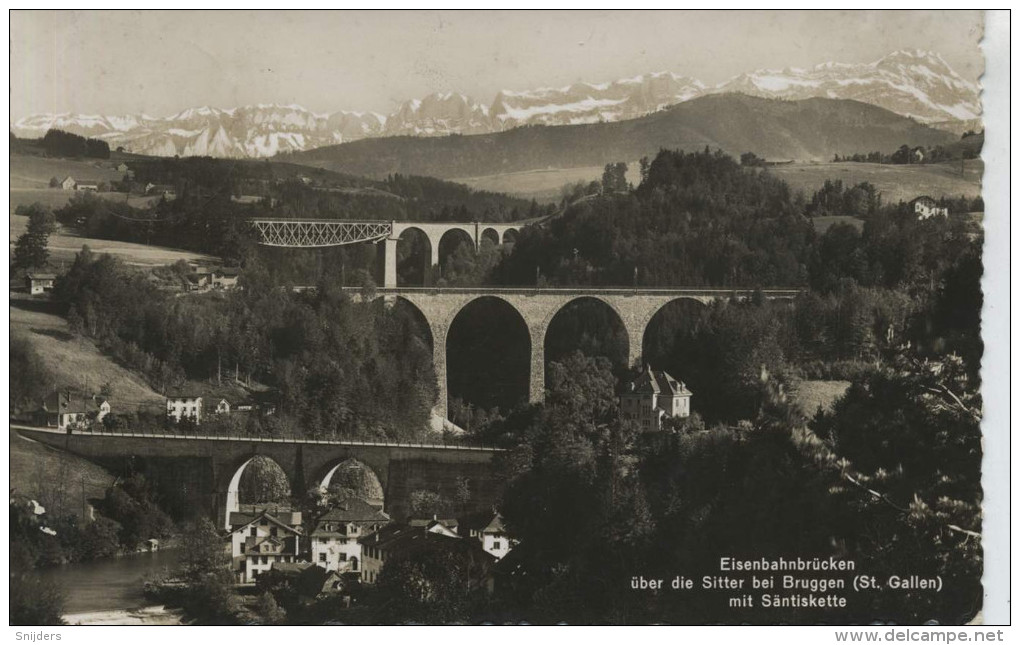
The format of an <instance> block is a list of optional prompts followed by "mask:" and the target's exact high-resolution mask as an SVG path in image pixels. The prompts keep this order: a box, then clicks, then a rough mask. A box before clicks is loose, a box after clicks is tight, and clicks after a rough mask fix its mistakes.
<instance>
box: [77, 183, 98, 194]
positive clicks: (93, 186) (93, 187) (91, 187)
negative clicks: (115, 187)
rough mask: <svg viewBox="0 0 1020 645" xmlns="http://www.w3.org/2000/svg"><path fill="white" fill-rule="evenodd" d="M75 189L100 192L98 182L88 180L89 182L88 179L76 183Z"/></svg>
mask: <svg viewBox="0 0 1020 645" xmlns="http://www.w3.org/2000/svg"><path fill="white" fill-rule="evenodd" d="M74 189H75V190H79V191H90V192H93V193H98V192H99V184H97V183H95V182H93V181H87V182H86V181H79V182H78V183H76V184H75V185H74Z"/></svg>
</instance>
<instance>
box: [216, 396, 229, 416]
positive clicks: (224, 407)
mask: <svg viewBox="0 0 1020 645" xmlns="http://www.w3.org/2000/svg"><path fill="white" fill-rule="evenodd" d="M215 412H216V414H230V401H227V400H226V399H220V400H219V402H218V403H217V404H216V410H215Z"/></svg>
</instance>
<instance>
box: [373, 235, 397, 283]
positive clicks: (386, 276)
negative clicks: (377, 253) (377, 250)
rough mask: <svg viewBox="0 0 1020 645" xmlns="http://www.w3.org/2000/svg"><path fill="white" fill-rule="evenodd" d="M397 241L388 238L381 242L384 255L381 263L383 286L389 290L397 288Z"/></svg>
mask: <svg viewBox="0 0 1020 645" xmlns="http://www.w3.org/2000/svg"><path fill="white" fill-rule="evenodd" d="M399 241H400V240H399V239H397V238H392V237H388V238H386V239H385V240H384V242H383V244H384V251H383V252H384V253H385V254H386V255H385V258H384V261H383V267H384V268H383V286H384V287H386V288H390V289H392V288H394V287H396V286H397V242H399ZM377 261H378V260H377Z"/></svg>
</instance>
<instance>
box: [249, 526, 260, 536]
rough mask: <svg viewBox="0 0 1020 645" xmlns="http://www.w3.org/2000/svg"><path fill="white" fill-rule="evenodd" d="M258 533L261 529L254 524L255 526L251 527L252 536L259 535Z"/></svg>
mask: <svg viewBox="0 0 1020 645" xmlns="http://www.w3.org/2000/svg"><path fill="white" fill-rule="evenodd" d="M258 534H259V530H258V529H257V528H255V527H254V526H253V527H251V536H252V537H255V536H257V535H258Z"/></svg>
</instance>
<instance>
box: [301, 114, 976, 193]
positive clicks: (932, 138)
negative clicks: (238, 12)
mask: <svg viewBox="0 0 1020 645" xmlns="http://www.w3.org/2000/svg"><path fill="white" fill-rule="evenodd" d="M956 139H957V137H956V136H954V135H952V134H950V133H948V132H944V131H941V130H935V129H933V128H930V127H927V126H925V125H923V124H920V123H917V122H916V121H913V120H911V119H908V118H906V117H902V116H899V115H897V114H894V113H893V112H890V111H888V110H885V109H883V108H880V107H876V106H873V105H869V104H867V103H863V102H860V101H854V100H846V99H824V98H811V99H801V100H789V101H787V100H777V99H765V98H760V97H753V96H747V95H743V94H710V95H706V96H702V97H699V98H696V99H692V100H690V101H686V102H684V103H680V104H678V105H674V106H672V107H669V108H666V109H664V110H660V111H658V112H655V113H653V114H649V115H646V116H643V117H640V118H637V119H629V120H625V121H615V122H606V123H594V124H591V123H589V124H576V125H564V126H545V125H530V126H526V127H519V128H514V129H511V130H507V131H504V132H498V133H488V134H479V135H463V136H451V137H408V136H405V137H382V138H376V139H363V140H360V141H354V142H350V143H346V144H343V145H334V146H327V147H322V148H317V149H314V150H308V151H304V152H296V153H292V154H288V155H285V156H282V157H281V160H286V161H291V162H294V163H298V164H305V165H310V166H316V167H320V168H326V169H329V170H333V171H338V172H344V173H349V174H355V175H363V176H368V177H377V178H378V177H385V176H387V175H389V174H395V173H400V174H409V175H430V176H434V177H440V178H447V179H455V178H458V177H473V176H481V175H488V174H499V173H508V172H520V171H525V170H534V169H543V168H571V167H581V166H602V165H604V164H606V163H610V162H615V161H633V160H635V159H639V158H640V157H642V156H646V155H647V156H653V155H654V154H655V153H656V152H657V151H658V150H659V149H661V148H667V149H685V150H689V151H691V150H700V149H702V148H704V147H706V146H707V147H709V148H713V149H714V148H720V149H722V150H723V151H725V152H727V153H729V154H732V155H734V156H739V155H740V154H741V153H743V152H748V151H750V152H754V153H755V154H757V155H758V156H760V157H764V158H768V159H774V160H780V159H782V160H786V159H801V160H819V161H827V160H829V159H831V158H832V155H833V154H835V153H839V154H845V153H846V152H847V151H850V150H854V151H859V150H882V151H888V152H892V151H894V150H895V149H896V148H898V147H899V146H900V145H902V144H904V143H905V144H908V145H911V146H915V145H921V146H935V145H947V144H949V143H951V142H953V141H955V140H956ZM496 151H498V153H497V152H496Z"/></svg>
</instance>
